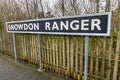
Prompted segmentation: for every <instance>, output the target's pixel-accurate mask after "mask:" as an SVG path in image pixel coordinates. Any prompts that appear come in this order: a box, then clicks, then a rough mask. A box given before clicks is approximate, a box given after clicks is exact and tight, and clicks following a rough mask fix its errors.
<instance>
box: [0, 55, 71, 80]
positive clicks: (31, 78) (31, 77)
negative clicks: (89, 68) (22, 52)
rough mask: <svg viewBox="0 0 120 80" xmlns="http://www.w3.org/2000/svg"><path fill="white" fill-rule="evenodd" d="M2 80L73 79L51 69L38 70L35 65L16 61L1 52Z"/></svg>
mask: <svg viewBox="0 0 120 80" xmlns="http://www.w3.org/2000/svg"><path fill="white" fill-rule="evenodd" d="M0 80H71V79H68V78H64V77H62V76H59V75H57V74H55V73H52V72H50V71H42V72H38V71H37V68H36V67H35V66H32V65H30V64H28V63H24V62H19V61H18V62H15V61H14V60H13V59H11V58H10V57H9V56H6V55H3V54H0Z"/></svg>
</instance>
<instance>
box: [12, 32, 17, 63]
mask: <svg viewBox="0 0 120 80" xmlns="http://www.w3.org/2000/svg"><path fill="white" fill-rule="evenodd" d="M13 44H14V56H15V61H17V53H16V40H15V34H14V33H13Z"/></svg>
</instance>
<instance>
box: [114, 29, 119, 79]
mask: <svg viewBox="0 0 120 80" xmlns="http://www.w3.org/2000/svg"><path fill="white" fill-rule="evenodd" d="M119 40H120V28H119V31H118V33H117V43H116V52H115V61H114V71H113V80H117V71H118V60H119V56H120V55H119V54H120V41H119Z"/></svg>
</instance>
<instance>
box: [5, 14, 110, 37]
mask: <svg viewBox="0 0 120 80" xmlns="http://www.w3.org/2000/svg"><path fill="white" fill-rule="evenodd" d="M110 24H111V12H105V13H96V14H85V15H80V16H69V17H61V18H48V19H35V20H24V21H12V22H6V27H7V32H11V33H38V34H62V35H89V36H109V35H110V26H111V25H110Z"/></svg>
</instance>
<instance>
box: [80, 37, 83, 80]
mask: <svg viewBox="0 0 120 80" xmlns="http://www.w3.org/2000/svg"><path fill="white" fill-rule="evenodd" d="M82 74H83V37H80V80H82V76H83V75H82Z"/></svg>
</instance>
